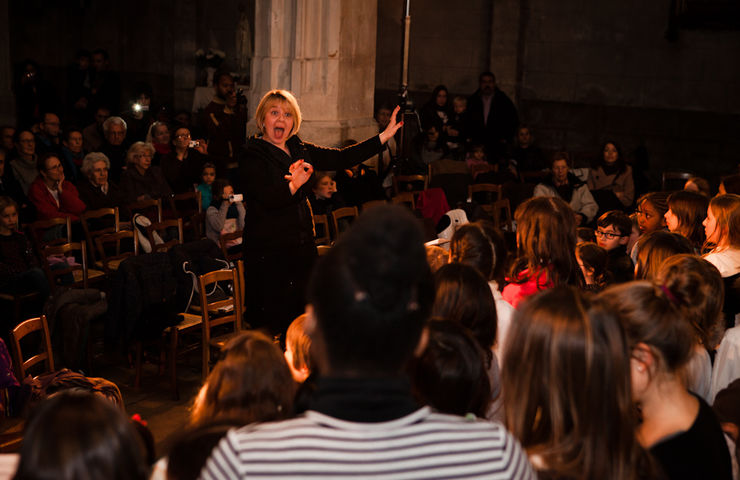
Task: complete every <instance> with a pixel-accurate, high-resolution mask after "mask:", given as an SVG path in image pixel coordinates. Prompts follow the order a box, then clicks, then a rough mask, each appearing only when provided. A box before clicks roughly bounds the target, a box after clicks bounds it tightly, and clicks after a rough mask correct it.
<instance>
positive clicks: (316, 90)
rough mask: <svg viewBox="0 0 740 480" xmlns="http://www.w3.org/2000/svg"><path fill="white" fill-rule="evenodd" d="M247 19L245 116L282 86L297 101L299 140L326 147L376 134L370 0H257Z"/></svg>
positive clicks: (373, 31)
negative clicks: (250, 51)
mask: <svg viewBox="0 0 740 480" xmlns="http://www.w3.org/2000/svg"><path fill="white" fill-rule="evenodd" d="M255 17H256V20H255V53H254V59H253V62H252V86H251V90H250V101H249V110H250V113H251V114H252V115H253V114H254V111H255V109H256V108H257V104H258V102H259V100H260V98H261V97H262V96H263V95H264V94H265V92H267V91H268V90H270V89H273V88H284V89H288V90H291V91H292V92H293V93H294V94H295V95H296V97H297V98H298V102H299V104H300V106H301V112H302V113H303V125H302V126H301V132H300V136H301V138H302V139H304V140H307V141H311V142H315V143H317V144H320V145H327V146H329V145H339V144H340V143H341V142H343V141H344V140H347V139H348V138H353V139H355V140H364V139H365V138H367V137H369V136H371V135H373V134H375V133H377V127H376V124H375V121H374V120H373V118H372V116H373V95H374V90H375V37H376V22H377V0H257V5H256V15H255ZM250 127H251V128H248V130H250V132H251V131H253V130H254V122H253V121H250Z"/></svg>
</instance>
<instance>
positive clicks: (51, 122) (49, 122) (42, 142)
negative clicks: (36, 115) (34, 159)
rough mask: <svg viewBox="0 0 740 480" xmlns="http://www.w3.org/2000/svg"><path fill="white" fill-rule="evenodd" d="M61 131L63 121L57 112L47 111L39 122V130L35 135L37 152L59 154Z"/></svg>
mask: <svg viewBox="0 0 740 480" xmlns="http://www.w3.org/2000/svg"><path fill="white" fill-rule="evenodd" d="M60 132H61V122H60V121H59V117H58V116H57V115H56V114H55V113H51V112H46V113H44V114H43V115H42V117H41V121H40V122H39V131H38V133H36V135H35V136H34V140H35V141H36V154H37V155H43V154H44V153H55V154H57V155H59V153H60V151H61V145H60V142H59V133H60Z"/></svg>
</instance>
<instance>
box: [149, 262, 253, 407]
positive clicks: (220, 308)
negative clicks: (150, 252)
mask: <svg viewBox="0 0 740 480" xmlns="http://www.w3.org/2000/svg"><path fill="white" fill-rule="evenodd" d="M240 264H241V266H240ZM242 272H243V263H242V261H241V260H239V261H238V262H237V268H234V269H232V270H216V271H215V272H210V273H206V274H204V275H201V276H200V277H198V287H199V288H200V305H201V309H200V310H201V311H200V313H199V314H194V313H188V312H185V313H182V314H180V315H181V316H182V317H183V321H182V322H181V323H179V324H177V325H174V326H172V327H169V328H167V329H166V330H165V332H164V333H165V335H169V337H170V338H169V340H170V342H169V364H170V365H169V367H170V379H171V383H172V389H173V392H174V394H175V398H179V391H178V388H177V353H178V344H179V340H180V337H181V336H183V335H185V334H198V333H200V346H201V349H202V365H201V366H202V377H203V380H204V381H205V379H206V377H208V372H209V371H210V363H211V349H212V348H214V349H218V350H221V349H222V348H223V346H224V345H225V344H226V343H227V342H228V341H229V340H230V339H231V338H232V337H233V336H235V335H236V334H238V333H239V332H240V331H241V329H242V321H243V308H244V303H243V299H242V291H243V280H242V278H243V277H242V278H240V273H242ZM216 282H227V283H229V282H230V284H231V285H232V287H233V294H232V295H230V296H228V297H227V298H225V299H223V298H221V299H218V300H210V301H209V299H208V296H207V292H208V291H210V288H209V287H210V286H211V285H213V284H214V283H216ZM227 324H232V325H233V333H231V334H227V335H222V336H213V332H212V329H213V328H214V327H218V326H220V325H227Z"/></svg>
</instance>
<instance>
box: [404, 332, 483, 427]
mask: <svg viewBox="0 0 740 480" xmlns="http://www.w3.org/2000/svg"><path fill="white" fill-rule="evenodd" d="M427 331H428V332H429V341H428V342H427V346H426V348H425V349H424V352H423V353H422V354H421V355H420V356H419V357H418V358H414V359H413V360H412V361H411V364H410V368H409V370H410V372H409V374H410V376H411V385H412V389H413V392H414V396H415V397H416V398H417V399H418V401H419V403H420V404H422V405H429V406H430V407H432V408H434V409H435V410H436V411H438V412H440V413H449V414H452V415H461V416H464V415H469V414H473V415H475V416H476V417H478V418H485V416H486V412H487V411H488V408H489V405H490V404H491V400H492V399H491V386H490V380H489V379H488V369H487V368H486V361H485V359H486V353H485V351H484V350H483V348H481V346H480V345H479V344H478V342H477V341H476V340H475V338H473V336H472V334H471V333H470V331H469V330H468V329H467V328H465V327H463V326H462V325H460V324H459V323H456V322H453V321H450V320H443V319H435V320H432V321H430V322H429V323H428V324H427Z"/></svg>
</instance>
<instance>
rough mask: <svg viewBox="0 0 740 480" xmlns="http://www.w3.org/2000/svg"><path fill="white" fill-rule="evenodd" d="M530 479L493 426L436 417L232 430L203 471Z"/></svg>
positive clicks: (419, 414) (312, 419)
mask: <svg viewBox="0 0 740 480" xmlns="http://www.w3.org/2000/svg"><path fill="white" fill-rule="evenodd" d="M308 477H313V478H331V479H339V478H350V477H351V478H353V479H358V478H374V479H396V480H402V479H432V478H433V479H442V478H456V479H467V478H487V479H532V480H534V479H535V478H536V477H535V474H534V473H533V471H532V468H531V466H530V464H529V461H528V460H527V457H526V455H525V453H524V452H523V451H522V449H521V447H520V445H519V443H518V442H517V441H516V440H515V439H514V438H513V437H512V436H511V434H509V432H507V431H506V429H505V428H504V427H503V426H501V425H500V424H497V423H489V422H485V421H481V420H471V419H466V418H463V417H458V416H453V415H444V414H439V413H433V412H432V411H431V410H430V409H429V408H428V407H425V408H422V409H420V410H417V411H415V412H413V413H411V414H410V415H407V416H405V417H401V418H398V419H396V420H392V421H388V422H380V423H357V422H348V421H344V420H338V419H336V418H333V417H329V416H326V415H323V414H321V413H318V412H315V411H308V412H306V413H305V414H304V415H303V416H301V417H298V418H296V419H292V420H286V421H282V422H273V423H265V424H257V425H248V426H246V427H243V428H241V429H238V430H232V431H230V432H229V433H228V435H227V436H226V437H225V438H223V439H222V440H221V442H220V444H219V445H218V446H217V447H216V448H215V449H214V451H213V453H212V454H211V457H210V458H209V459H208V462H207V463H206V466H205V467H204V468H203V471H202V472H201V478H202V479H205V480H212V479H213V480H215V479H234V478H250V479H252V478H255V479H260V478H281V479H297V478H308Z"/></svg>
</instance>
